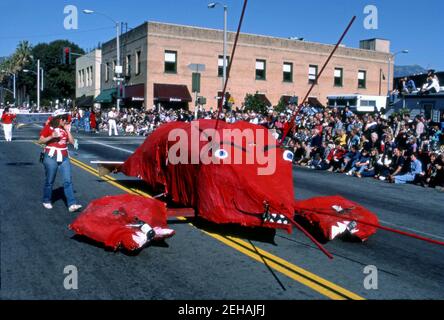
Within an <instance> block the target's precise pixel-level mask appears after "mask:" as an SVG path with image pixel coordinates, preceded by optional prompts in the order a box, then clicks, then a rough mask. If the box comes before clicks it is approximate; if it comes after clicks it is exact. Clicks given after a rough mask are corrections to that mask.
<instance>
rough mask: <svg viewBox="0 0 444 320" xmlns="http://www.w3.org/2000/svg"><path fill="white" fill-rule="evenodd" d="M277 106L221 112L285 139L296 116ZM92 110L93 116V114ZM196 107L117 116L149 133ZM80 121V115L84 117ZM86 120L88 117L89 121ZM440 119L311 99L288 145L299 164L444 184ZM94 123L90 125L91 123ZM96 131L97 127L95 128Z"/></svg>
mask: <svg viewBox="0 0 444 320" xmlns="http://www.w3.org/2000/svg"><path fill="white" fill-rule="evenodd" d="M294 110H295V107H294V106H289V108H288V110H287V112H285V113H278V112H276V111H274V110H273V109H269V111H267V112H265V113H263V114H261V113H256V112H252V111H249V112H246V111H242V110H240V109H233V110H231V111H225V112H224V113H221V115H220V117H221V118H222V119H223V120H225V121H227V122H229V123H234V122H236V121H241V120H243V121H248V122H251V123H254V124H258V125H262V126H264V127H267V128H269V129H271V130H272V131H273V134H274V135H275V136H276V138H278V139H280V138H281V137H282V134H283V130H284V126H285V125H286V123H287V122H288V121H289V119H290V118H291V115H292V112H293V111H294ZM88 113H89V115H88ZM92 113H93V114H94V117H95V118H96V121H95V122H96V125H95V129H97V132H98V131H105V132H106V131H108V121H107V120H108V119H107V117H108V112H106V111H103V112H100V111H96V112H94V111H92V110H90V111H87V112H84V113H83V116H82V117H80V119H82V118H83V119H88V118H90V117H91V114H92ZM198 117H199V118H204V119H216V117H217V112H214V111H203V112H199V114H198ZM192 120H194V114H193V112H191V111H187V110H183V109H179V110H173V109H163V108H161V109H160V111H159V110H158V109H153V110H149V111H141V110H140V109H136V108H128V109H125V108H122V109H121V110H120V113H119V115H118V117H117V128H118V131H119V134H121V135H138V136H147V135H149V134H150V133H151V132H152V131H153V130H155V129H156V128H157V127H158V126H160V125H161V124H163V123H167V122H171V121H192ZM79 121H81V120H79ZM84 121H86V120H84ZM441 121H442V122H441V123H433V122H431V121H430V120H426V119H425V118H424V116H423V115H419V116H417V117H415V118H413V119H411V118H410V116H409V115H408V114H404V115H401V114H394V115H392V116H390V117H385V116H384V115H381V114H378V113H376V114H355V113H353V112H352V111H351V110H349V109H348V108H344V109H338V108H329V107H326V108H323V107H313V106H310V105H308V104H306V105H305V106H304V107H302V108H301V110H300V112H299V113H298V115H297V117H296V119H295V126H294V128H293V129H292V130H291V131H290V132H289V134H288V136H287V137H286V138H285V141H284V142H283V145H284V146H285V147H286V148H288V149H290V150H292V151H293V153H294V163H295V164H296V165H299V166H305V167H308V168H311V169H315V170H327V171H333V172H339V173H344V174H346V175H349V176H356V177H358V178H364V177H367V178H370V177H372V178H375V179H379V180H382V181H388V182H392V183H399V184H401V183H407V182H408V183H415V184H419V185H422V186H430V187H438V188H442V187H444V141H443V140H444V134H443V125H444V115H443V118H442V120H441ZM89 127H90V128H91V124H90V125H89ZM86 128H88V126H86ZM91 130H92V129H91Z"/></svg>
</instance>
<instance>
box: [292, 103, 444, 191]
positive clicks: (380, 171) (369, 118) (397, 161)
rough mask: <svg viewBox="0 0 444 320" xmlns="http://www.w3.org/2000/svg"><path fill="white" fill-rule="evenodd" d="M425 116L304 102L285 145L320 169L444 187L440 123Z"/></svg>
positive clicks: (298, 159)
mask: <svg viewBox="0 0 444 320" xmlns="http://www.w3.org/2000/svg"><path fill="white" fill-rule="evenodd" d="M443 122H444V118H443V120H442V122H441V123H433V122H431V121H430V120H426V119H425V118H424V116H423V115H418V116H417V117H415V118H414V119H411V118H410V116H409V115H408V114H404V115H396V114H395V115H393V116H391V117H385V116H384V115H380V114H363V115H358V114H354V113H353V112H351V111H350V110H349V109H348V108H345V109H342V110H338V109H335V108H333V109H331V108H325V109H316V108H311V107H306V108H304V109H303V110H302V112H301V115H300V116H299V117H298V120H297V126H296V128H295V130H294V131H293V132H292V137H291V139H288V140H287V141H286V145H287V146H288V147H290V148H292V149H293V151H294V161H295V162H296V163H297V164H298V165H301V166H307V167H309V168H312V169H316V170H328V171H333V172H340V173H344V174H346V175H349V176H356V177H358V178H363V177H373V178H375V179H379V180H382V181H388V182H391V183H397V184H403V183H407V182H409V183H415V184H419V185H422V186H430V187H439V188H442V187H444V152H443V151H444V150H443V149H444V143H443V142H444V141H443V138H444V135H443V128H442V124H443Z"/></svg>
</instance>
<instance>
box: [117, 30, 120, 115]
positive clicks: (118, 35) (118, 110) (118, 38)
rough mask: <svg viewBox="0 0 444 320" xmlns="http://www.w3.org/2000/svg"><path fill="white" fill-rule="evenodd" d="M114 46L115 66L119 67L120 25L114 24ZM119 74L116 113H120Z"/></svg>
mask: <svg viewBox="0 0 444 320" xmlns="http://www.w3.org/2000/svg"><path fill="white" fill-rule="evenodd" d="M116 33H117V34H116V46H117V59H116V61H117V65H118V66H120V25H119V23H118V22H116ZM119 71H120V70H119ZM120 76H121V74H120V73H118V74H117V101H116V103H117V112H120V80H119V78H120Z"/></svg>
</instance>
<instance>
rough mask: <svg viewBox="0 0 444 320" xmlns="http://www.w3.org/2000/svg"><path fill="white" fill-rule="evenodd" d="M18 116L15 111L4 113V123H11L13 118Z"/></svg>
mask: <svg viewBox="0 0 444 320" xmlns="http://www.w3.org/2000/svg"><path fill="white" fill-rule="evenodd" d="M16 117H17V116H16V115H15V114H13V113H3V115H2V122H3V123H4V124H11V123H12V120H14V119H15V118H16Z"/></svg>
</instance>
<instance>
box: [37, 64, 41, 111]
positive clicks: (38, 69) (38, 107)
mask: <svg viewBox="0 0 444 320" xmlns="http://www.w3.org/2000/svg"><path fill="white" fill-rule="evenodd" d="M37 111H40V59H37Z"/></svg>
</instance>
